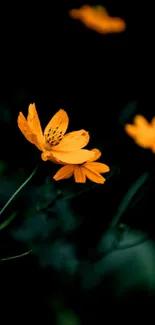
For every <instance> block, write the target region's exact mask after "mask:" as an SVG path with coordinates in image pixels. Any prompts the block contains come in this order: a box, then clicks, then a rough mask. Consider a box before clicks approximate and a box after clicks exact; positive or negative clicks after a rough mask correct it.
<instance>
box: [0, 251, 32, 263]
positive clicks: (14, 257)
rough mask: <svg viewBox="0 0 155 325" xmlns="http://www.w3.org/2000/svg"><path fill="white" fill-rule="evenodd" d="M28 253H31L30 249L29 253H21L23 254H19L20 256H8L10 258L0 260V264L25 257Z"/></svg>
mask: <svg viewBox="0 0 155 325" xmlns="http://www.w3.org/2000/svg"><path fill="white" fill-rule="evenodd" d="M30 253H32V250H31V249H30V250H29V251H27V252H25V253H23V254H20V255H15V256H10V257H5V258H0V262H5V261H11V260H15V259H16V258H20V257H24V256H27V255H29V254H30Z"/></svg>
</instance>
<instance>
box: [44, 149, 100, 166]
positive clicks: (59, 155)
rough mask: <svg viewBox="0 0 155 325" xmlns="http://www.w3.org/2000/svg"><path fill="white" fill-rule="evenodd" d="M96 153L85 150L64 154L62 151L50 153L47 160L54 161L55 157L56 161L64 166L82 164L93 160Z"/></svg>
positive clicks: (47, 154)
mask: <svg viewBox="0 0 155 325" xmlns="http://www.w3.org/2000/svg"><path fill="white" fill-rule="evenodd" d="M93 155H94V153H93V152H91V151H89V150H85V149H80V150H76V151H68V152H62V151H53V150H52V151H49V152H48V153H46V160H51V161H53V157H54V159H55V160H56V161H60V163H61V162H62V163H64V164H82V163H84V162H86V161H87V160H88V159H91V158H92V157H93Z"/></svg>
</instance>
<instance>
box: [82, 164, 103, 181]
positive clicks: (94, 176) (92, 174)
mask: <svg viewBox="0 0 155 325" xmlns="http://www.w3.org/2000/svg"><path fill="white" fill-rule="evenodd" d="M83 168H84V172H85V175H86V177H87V178H88V179H89V180H90V181H92V182H94V183H98V184H104V182H105V178H104V177H103V176H101V175H100V174H99V173H97V172H96V171H95V170H93V169H92V170H91V169H88V168H86V167H83Z"/></svg>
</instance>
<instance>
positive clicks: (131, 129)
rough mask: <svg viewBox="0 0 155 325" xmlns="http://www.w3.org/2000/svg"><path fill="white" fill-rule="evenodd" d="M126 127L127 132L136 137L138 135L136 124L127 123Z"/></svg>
mask: <svg viewBox="0 0 155 325" xmlns="http://www.w3.org/2000/svg"><path fill="white" fill-rule="evenodd" d="M124 129H125V131H126V133H127V134H128V135H129V136H131V137H135V136H136V135H137V127H136V126H135V125H132V124H126V125H125V127H124Z"/></svg>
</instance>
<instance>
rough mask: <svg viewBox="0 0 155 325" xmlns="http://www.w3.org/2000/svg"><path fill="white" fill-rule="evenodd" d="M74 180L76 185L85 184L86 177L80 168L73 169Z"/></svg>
mask: <svg viewBox="0 0 155 325" xmlns="http://www.w3.org/2000/svg"><path fill="white" fill-rule="evenodd" d="M74 179H75V182H76V183H85V182H86V175H85V171H84V168H83V167H82V166H76V167H75V169H74Z"/></svg>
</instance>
